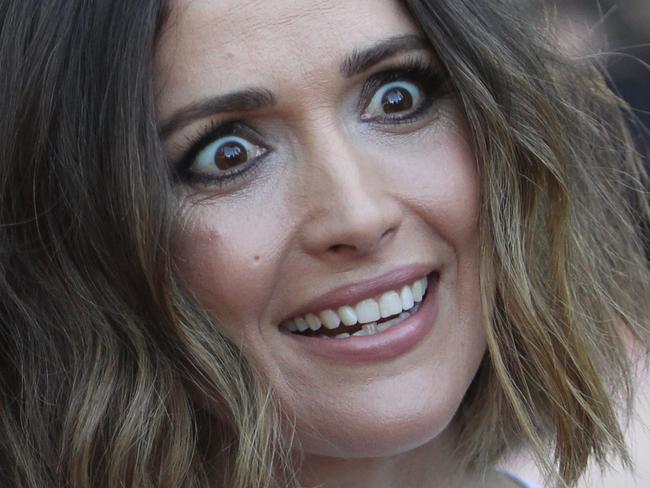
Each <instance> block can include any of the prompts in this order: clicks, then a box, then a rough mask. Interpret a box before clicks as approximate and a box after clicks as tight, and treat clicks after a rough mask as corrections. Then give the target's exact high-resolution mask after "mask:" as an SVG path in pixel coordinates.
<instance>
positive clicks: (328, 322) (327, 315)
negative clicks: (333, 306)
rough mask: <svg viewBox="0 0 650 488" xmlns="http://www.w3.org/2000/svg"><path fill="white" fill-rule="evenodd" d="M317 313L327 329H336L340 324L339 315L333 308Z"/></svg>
mask: <svg viewBox="0 0 650 488" xmlns="http://www.w3.org/2000/svg"><path fill="white" fill-rule="evenodd" d="M319 315H320V319H321V320H322V321H323V324H324V325H325V327H327V328H328V329H336V328H337V327H338V326H339V325H341V317H339V316H338V315H337V314H336V312H335V311H334V310H323V311H322V312H321V313H320V314H319ZM355 322H356V320H355Z"/></svg>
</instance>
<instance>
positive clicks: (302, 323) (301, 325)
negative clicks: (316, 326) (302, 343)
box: [293, 317, 309, 332]
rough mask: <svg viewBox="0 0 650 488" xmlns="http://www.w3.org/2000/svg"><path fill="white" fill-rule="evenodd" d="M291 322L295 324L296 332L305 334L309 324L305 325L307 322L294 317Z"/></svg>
mask: <svg viewBox="0 0 650 488" xmlns="http://www.w3.org/2000/svg"><path fill="white" fill-rule="evenodd" d="M293 320H294V322H295V323H296V327H298V330H299V331H300V332H305V331H306V330H307V329H309V324H307V321H306V320H305V319H304V318H302V317H296V318H295V319H293Z"/></svg>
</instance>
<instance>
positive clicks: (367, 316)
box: [354, 298, 381, 324]
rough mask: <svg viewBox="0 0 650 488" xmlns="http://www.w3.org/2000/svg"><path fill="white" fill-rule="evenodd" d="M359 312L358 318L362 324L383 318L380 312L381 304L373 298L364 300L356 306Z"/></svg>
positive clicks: (356, 310) (357, 312) (355, 309)
mask: <svg viewBox="0 0 650 488" xmlns="http://www.w3.org/2000/svg"><path fill="white" fill-rule="evenodd" d="M354 311H355V312H356V314H357V320H358V321H359V323H360V324H363V323H367V322H375V321H377V320H379V319H380V318H381V314H380V313H379V304H378V303H377V302H376V301H375V300H373V299H372V298H368V299H367V300H363V301H361V302H359V303H357V305H356V306H355V307H354Z"/></svg>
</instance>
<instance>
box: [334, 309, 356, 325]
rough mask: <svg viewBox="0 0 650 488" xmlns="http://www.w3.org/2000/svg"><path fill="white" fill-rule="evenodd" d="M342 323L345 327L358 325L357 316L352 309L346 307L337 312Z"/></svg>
mask: <svg viewBox="0 0 650 488" xmlns="http://www.w3.org/2000/svg"><path fill="white" fill-rule="evenodd" d="M337 312H338V314H339V317H341V321H342V322H343V323H344V324H345V325H354V324H356V323H357V314H356V312H355V311H354V309H353V308H352V307H350V306H349V305H345V306H343V307H340V308H339V309H338V310H337Z"/></svg>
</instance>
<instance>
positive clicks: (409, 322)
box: [283, 275, 438, 363]
mask: <svg viewBox="0 0 650 488" xmlns="http://www.w3.org/2000/svg"><path fill="white" fill-rule="evenodd" d="M437 291H438V276H436V275H430V276H429V286H428V289H427V293H426V296H425V297H424V301H423V302H422V306H421V307H420V309H419V310H418V311H417V312H416V313H415V314H413V315H411V316H410V317H409V318H407V319H405V320H403V321H402V322H400V323H398V324H396V325H393V326H392V327H390V328H389V329H386V330H384V331H382V332H379V333H377V334H374V335H371V336H358V337H357V336H351V337H347V338H345V339H321V338H318V337H308V336H303V335H299V334H292V333H290V332H288V331H283V333H284V334H286V335H287V336H288V337H289V338H290V339H291V340H294V341H296V343H297V344H298V346H299V347H301V348H303V349H305V350H306V351H307V352H309V353H311V354H314V355H316V356H321V357H323V358H326V359H330V360H334V361H336V362H337V363H341V362H346V363H366V362H372V361H384V360H387V359H392V358H395V357H397V356H400V355H401V354H404V353H406V352H408V351H409V350H411V349H413V348H414V347H415V346H416V345H417V344H418V343H420V342H421V341H422V340H423V339H424V337H425V336H426V335H427V333H428V332H429V331H430V330H431V329H432V328H433V323H434V321H435V319H436V315H437V313H438V300H437V299H436V295H437Z"/></svg>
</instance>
